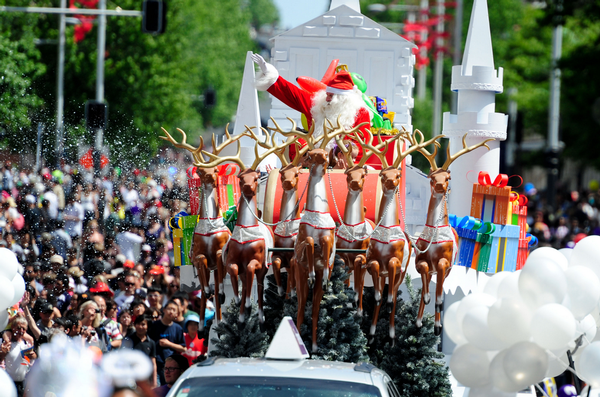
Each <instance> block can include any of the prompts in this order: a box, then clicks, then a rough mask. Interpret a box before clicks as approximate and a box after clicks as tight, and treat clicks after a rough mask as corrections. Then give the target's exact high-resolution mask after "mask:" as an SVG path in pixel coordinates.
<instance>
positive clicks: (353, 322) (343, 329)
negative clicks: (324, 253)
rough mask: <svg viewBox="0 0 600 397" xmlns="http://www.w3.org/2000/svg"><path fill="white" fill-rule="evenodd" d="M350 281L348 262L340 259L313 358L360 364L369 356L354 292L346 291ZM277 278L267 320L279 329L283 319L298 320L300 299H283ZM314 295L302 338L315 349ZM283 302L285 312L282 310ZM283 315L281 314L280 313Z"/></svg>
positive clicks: (326, 297)
mask: <svg viewBox="0 0 600 397" xmlns="http://www.w3.org/2000/svg"><path fill="white" fill-rule="evenodd" d="M347 278H348V274H347V273H346V271H345V267H344V263H343V262H342V261H341V260H340V259H339V257H338V256H336V259H335V261H334V265H333V270H332V272H331V278H330V282H329V288H328V289H327V291H325V294H324V295H323V299H322V301H321V310H320V313H319V320H318V327H317V345H318V351H317V353H313V354H311V358H313V359H321V360H328V361H345V362H359V361H366V360H368V357H367V355H366V352H367V339H366V338H365V335H364V334H363V332H362V331H361V329H360V318H359V317H358V316H357V314H356V309H355V308H354V307H353V306H354V291H352V290H351V289H349V288H346V285H345V284H344V281H345V280H346V279H347ZM273 279H274V278H271V279H270V283H269V287H268V288H267V292H266V304H265V317H266V318H267V319H268V321H265V324H268V328H272V329H274V330H276V329H277V327H278V326H279V323H280V322H281V319H282V318H283V316H290V317H292V318H294V319H295V318H296V316H297V313H298V299H297V298H296V297H295V296H294V297H293V298H291V299H285V300H284V299H283V298H282V297H279V296H278V295H277V288H276V286H275V283H274V280H273ZM311 297H312V294H311V293H310V292H309V301H308V302H307V303H306V310H305V312H306V316H305V317H304V323H303V324H302V326H301V327H300V335H301V336H302V339H303V340H304V344H305V345H306V346H312V331H311V329H312V328H311V324H312V318H311V313H312V301H311V300H310V299H311ZM281 301H283V310H282V311H280V310H281V309H280V307H281ZM279 313H281V314H279Z"/></svg>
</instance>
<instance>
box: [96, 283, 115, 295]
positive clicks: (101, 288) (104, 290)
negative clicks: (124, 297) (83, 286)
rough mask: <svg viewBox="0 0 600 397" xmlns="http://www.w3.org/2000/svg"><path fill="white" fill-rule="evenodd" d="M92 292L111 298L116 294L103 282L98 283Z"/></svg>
mask: <svg viewBox="0 0 600 397" xmlns="http://www.w3.org/2000/svg"><path fill="white" fill-rule="evenodd" d="M90 292H91V293H93V294H102V293H107V294H108V295H110V296H111V297H112V296H114V295H115V293H114V292H112V290H111V289H110V287H109V286H108V285H107V284H106V283H103V282H102V281H98V282H97V283H96V285H95V286H94V287H92V288H90Z"/></svg>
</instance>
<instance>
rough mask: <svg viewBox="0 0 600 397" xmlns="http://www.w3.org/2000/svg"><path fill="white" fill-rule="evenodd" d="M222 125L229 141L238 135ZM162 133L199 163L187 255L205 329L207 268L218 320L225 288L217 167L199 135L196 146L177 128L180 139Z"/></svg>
mask: <svg viewBox="0 0 600 397" xmlns="http://www.w3.org/2000/svg"><path fill="white" fill-rule="evenodd" d="M227 128H228V127H226V128H225V133H226V134H227V137H228V139H230V140H231V141H235V140H238V139H239V138H241V136H237V137H235V138H231V136H230V135H229V132H228V131H227ZM162 130H163V132H164V133H165V136H161V137H160V138H161V139H164V140H165V141H169V142H171V143H172V144H173V145H174V146H175V147H177V148H181V149H185V150H188V151H189V152H190V153H192V158H193V159H194V165H195V166H196V167H198V174H199V176H200V179H201V180H202V187H201V196H200V211H199V213H200V215H199V217H198V223H197V224H196V228H195V229H194V239H193V241H192V250H191V252H190V258H191V260H192V264H193V265H194V267H195V268H196V271H197V272H198V279H199V280H200V287H201V288H202V291H203V294H202V296H201V298H200V313H199V316H200V324H199V329H200V330H201V331H202V330H203V329H204V309H205V308H206V299H207V296H208V295H210V286H209V282H210V272H215V271H216V272H215V296H217V297H218V299H215V309H216V319H217V322H219V321H221V302H223V301H224V300H225V294H224V288H223V277H224V275H225V272H224V271H223V262H222V260H221V250H222V249H223V247H224V246H225V244H227V241H228V240H229V237H230V236H231V232H230V231H229V229H228V228H227V226H225V223H224V222H223V217H222V216H221V215H220V214H219V202H218V198H217V191H216V186H217V170H216V168H215V167H214V166H210V167H209V166H208V165H207V163H206V161H205V159H204V157H203V156H202V153H201V152H202V149H203V147H204V141H203V139H202V137H200V145H199V146H198V147H197V148H195V147H193V146H191V145H190V144H188V143H186V140H187V135H186V133H185V132H184V131H183V130H181V129H179V128H178V129H177V131H179V132H180V133H181V135H182V136H183V138H182V141H181V143H178V142H177V141H176V140H175V139H174V138H173V137H172V136H171V134H169V132H167V130H165V129H164V128H163V129H162ZM214 147H215V148H216V149H215V153H217V154H218V153H219V152H220V151H221V150H222V149H223V148H224V147H225V146H223V145H222V146H221V147H218V148H217V147H216V146H214Z"/></svg>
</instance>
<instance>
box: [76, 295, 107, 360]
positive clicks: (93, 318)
mask: <svg viewBox="0 0 600 397" xmlns="http://www.w3.org/2000/svg"><path fill="white" fill-rule="evenodd" d="M79 319H80V320H81V337H82V338H83V339H84V340H85V341H86V342H87V343H89V344H91V345H94V346H98V347H100V348H101V349H102V351H107V349H108V347H107V346H101V343H100V339H99V338H98V333H97V332H96V328H97V327H99V326H100V322H101V321H100V320H101V319H100V309H99V308H98V305H97V304H96V302H94V301H93V300H89V301H87V302H84V303H83V304H82V305H81V306H80V307H79Z"/></svg>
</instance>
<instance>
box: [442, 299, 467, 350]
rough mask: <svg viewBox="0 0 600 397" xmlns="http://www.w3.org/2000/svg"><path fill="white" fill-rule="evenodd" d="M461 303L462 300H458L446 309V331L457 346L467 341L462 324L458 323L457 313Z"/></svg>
mask: <svg viewBox="0 0 600 397" xmlns="http://www.w3.org/2000/svg"><path fill="white" fill-rule="evenodd" d="M459 305H460V301H457V302H454V303H453V304H451V305H450V306H449V307H448V308H447V309H444V331H445V332H446V335H448V337H449V338H450V339H451V340H452V342H454V343H456V345H457V346H460V345H464V344H465V343H467V340H466V339H465V336H464V334H463V331H462V325H460V324H459V323H458V318H457V313H458V306H459Z"/></svg>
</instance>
